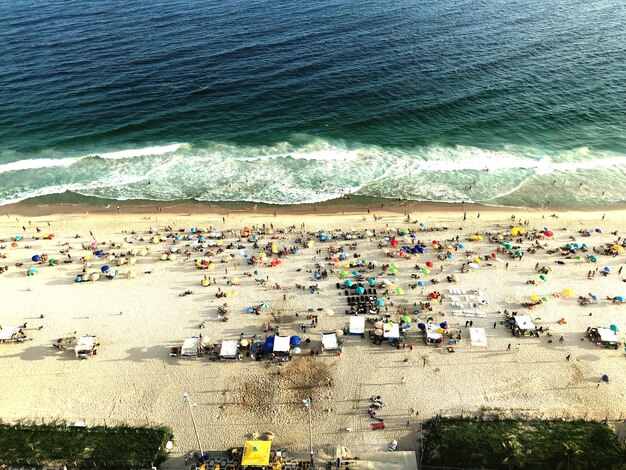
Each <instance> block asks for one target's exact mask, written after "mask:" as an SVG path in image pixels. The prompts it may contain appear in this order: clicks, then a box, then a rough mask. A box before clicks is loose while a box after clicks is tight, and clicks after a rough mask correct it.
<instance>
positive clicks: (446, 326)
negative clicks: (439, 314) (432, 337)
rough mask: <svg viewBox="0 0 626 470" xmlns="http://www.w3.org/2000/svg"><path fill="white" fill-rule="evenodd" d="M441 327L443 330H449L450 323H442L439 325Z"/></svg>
mask: <svg viewBox="0 0 626 470" xmlns="http://www.w3.org/2000/svg"><path fill="white" fill-rule="evenodd" d="M439 326H440V327H441V328H443V329H447V328H448V322H445V321H444V322H442V323H439Z"/></svg>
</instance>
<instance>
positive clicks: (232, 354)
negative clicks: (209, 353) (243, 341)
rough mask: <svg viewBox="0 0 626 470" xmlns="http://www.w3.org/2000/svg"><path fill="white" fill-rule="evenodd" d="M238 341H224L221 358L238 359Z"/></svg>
mask: <svg viewBox="0 0 626 470" xmlns="http://www.w3.org/2000/svg"><path fill="white" fill-rule="evenodd" d="M237 348H238V345H237V340H234V339H227V340H224V341H222V347H221V348H220V357H221V358H222V359H237Z"/></svg>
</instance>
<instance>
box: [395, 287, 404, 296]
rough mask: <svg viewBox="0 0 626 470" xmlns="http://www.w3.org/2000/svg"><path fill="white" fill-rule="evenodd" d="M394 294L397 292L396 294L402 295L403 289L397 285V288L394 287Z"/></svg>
mask: <svg viewBox="0 0 626 470" xmlns="http://www.w3.org/2000/svg"><path fill="white" fill-rule="evenodd" d="M396 294H398V295H404V290H403V289H401V288H399V287H397V288H396Z"/></svg>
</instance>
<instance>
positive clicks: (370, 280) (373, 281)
mask: <svg viewBox="0 0 626 470" xmlns="http://www.w3.org/2000/svg"><path fill="white" fill-rule="evenodd" d="M367 282H369V285H370V286H374V285H376V279H374V278H373V277H370V278H369V279H368V280H367Z"/></svg>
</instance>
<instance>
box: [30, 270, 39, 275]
mask: <svg viewBox="0 0 626 470" xmlns="http://www.w3.org/2000/svg"><path fill="white" fill-rule="evenodd" d="M38 272H39V271H37V270H36V269H35V268H30V269H29V270H28V275H29V276H34V275H35V274H37V273H38Z"/></svg>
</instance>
